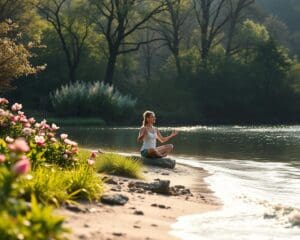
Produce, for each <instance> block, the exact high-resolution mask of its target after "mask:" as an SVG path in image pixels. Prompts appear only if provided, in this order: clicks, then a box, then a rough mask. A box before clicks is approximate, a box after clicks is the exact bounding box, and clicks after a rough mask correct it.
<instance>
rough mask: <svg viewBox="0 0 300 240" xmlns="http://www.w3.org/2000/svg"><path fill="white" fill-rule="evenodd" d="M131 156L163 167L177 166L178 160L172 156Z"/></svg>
mask: <svg viewBox="0 0 300 240" xmlns="http://www.w3.org/2000/svg"><path fill="white" fill-rule="evenodd" d="M130 158H133V159H136V160H139V161H142V162H143V163H144V164H145V165H152V166H157V167H161V168H171V169H173V168H175V165H176V161H175V160H173V159H171V158H144V157H139V156H130Z"/></svg>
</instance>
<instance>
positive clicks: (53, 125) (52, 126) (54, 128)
mask: <svg viewBox="0 0 300 240" xmlns="http://www.w3.org/2000/svg"><path fill="white" fill-rule="evenodd" d="M51 128H52V130H53V131H56V130H58V129H59V127H58V126H56V124H54V123H52V125H51Z"/></svg>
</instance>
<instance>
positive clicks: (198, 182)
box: [58, 164, 221, 240]
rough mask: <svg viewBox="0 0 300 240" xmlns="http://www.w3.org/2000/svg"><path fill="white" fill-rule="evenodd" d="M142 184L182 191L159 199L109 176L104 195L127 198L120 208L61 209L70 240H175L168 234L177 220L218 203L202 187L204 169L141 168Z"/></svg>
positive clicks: (100, 205) (83, 205) (132, 182)
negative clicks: (163, 182)
mask: <svg viewBox="0 0 300 240" xmlns="http://www.w3.org/2000/svg"><path fill="white" fill-rule="evenodd" d="M143 173H144V180H143V182H144V183H151V182H154V181H158V180H169V181H170V187H172V186H173V187H174V186H176V189H184V190H185V191H181V192H180V194H173V195H162V194H157V193H153V192H150V191H143V190H141V189H140V190H137V191H136V190H133V189H132V187H131V186H134V185H135V184H136V182H141V181H140V180H133V179H129V178H123V177H117V176H109V177H108V178H109V180H108V181H107V183H106V191H105V194H108V195H113V194H122V195H124V196H127V197H128V202H127V203H126V204H125V205H123V206H110V205H107V204H103V203H101V202H100V201H99V202H98V203H81V204H80V205H78V206H77V207H74V208H61V209H59V210H58V213H59V214H61V215H63V216H65V218H66V226H67V227H69V228H71V229H72V234H71V235H70V236H69V237H70V239H72V240H77V239H86V240H92V239H93V240H95V239H97V240H102V239H103V240H104V239H105V240H108V239H111V240H112V239H132V240H134V239H136V240H141V239H149V240H150V239H152V240H154V239H156V240H168V239H170V240H171V239H178V238H177V237H175V236H172V235H170V234H169V231H170V230H171V225H172V224H173V223H175V222H176V218H177V217H179V216H184V215H190V214H195V213H203V212H207V211H214V210H217V209H218V208H220V205H221V204H220V203H219V202H218V200H217V199H216V198H215V197H214V195H213V192H212V191H211V190H210V189H209V186H208V185H207V184H206V183H205V179H204V178H205V177H207V176H208V175H209V174H208V172H207V171H206V170H204V169H199V168H191V167H187V166H184V165H179V164H177V166H176V168H175V169H172V170H169V169H161V168H157V167H152V166H151V167H150V166H147V167H145V168H144V171H143Z"/></svg>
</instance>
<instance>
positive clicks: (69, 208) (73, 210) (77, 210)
mask: <svg viewBox="0 0 300 240" xmlns="http://www.w3.org/2000/svg"><path fill="white" fill-rule="evenodd" d="M66 209H68V210H70V211H72V212H85V210H84V209H83V208H81V207H79V206H76V205H67V206H66Z"/></svg>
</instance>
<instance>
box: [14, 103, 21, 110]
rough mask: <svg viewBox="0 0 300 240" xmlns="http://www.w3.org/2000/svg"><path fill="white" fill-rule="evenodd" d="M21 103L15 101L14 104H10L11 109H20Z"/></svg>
mask: <svg viewBox="0 0 300 240" xmlns="http://www.w3.org/2000/svg"><path fill="white" fill-rule="evenodd" d="M22 107H23V106H22V104H19V103H15V104H14V105H12V106H11V110H12V111H20V110H21V109H22Z"/></svg>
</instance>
